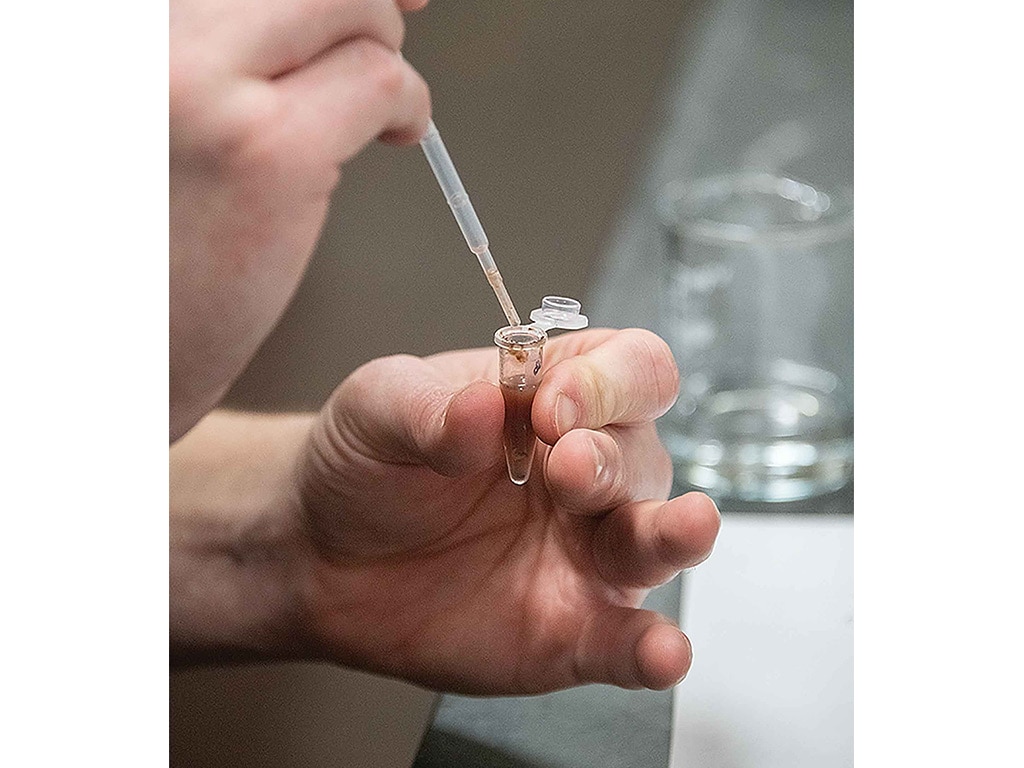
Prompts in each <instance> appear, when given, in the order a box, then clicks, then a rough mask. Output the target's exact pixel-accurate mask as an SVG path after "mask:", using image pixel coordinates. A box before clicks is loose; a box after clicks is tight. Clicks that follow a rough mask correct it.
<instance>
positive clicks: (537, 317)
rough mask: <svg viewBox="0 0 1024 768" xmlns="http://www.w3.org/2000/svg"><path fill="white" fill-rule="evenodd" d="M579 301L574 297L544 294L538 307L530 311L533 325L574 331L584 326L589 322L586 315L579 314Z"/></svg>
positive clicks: (541, 327) (544, 328)
mask: <svg viewBox="0 0 1024 768" xmlns="http://www.w3.org/2000/svg"><path fill="white" fill-rule="evenodd" d="M580 307H581V305H580V303H579V302H578V301H576V299H570V298H567V297H565V296H545V297H544V299H543V300H542V301H541V303H540V307H538V308H537V309H535V310H533V311H532V312H531V313H530V319H531V320H533V325H534V326H536V327H537V328H540V329H541V330H542V331H549V330H551V329H552V328H562V329H564V330H566V331H575V330H578V329H580V328H586V327H587V324H588V323H589V322H590V321H589V320H588V319H587V316H586V315H581V314H580Z"/></svg>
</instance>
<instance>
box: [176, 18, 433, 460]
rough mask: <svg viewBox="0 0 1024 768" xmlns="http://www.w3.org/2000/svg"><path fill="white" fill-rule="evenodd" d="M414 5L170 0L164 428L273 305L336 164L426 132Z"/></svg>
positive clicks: (224, 366)
mask: <svg viewBox="0 0 1024 768" xmlns="http://www.w3.org/2000/svg"><path fill="white" fill-rule="evenodd" d="M425 4H426V0H303V1H302V2H277V0H254V1H250V0H172V2H171V8H170V10H171V16H170V254H171V265H170V285H171V293H170V314H171V360H170V361H171V376H170V395H171V439H172V441H173V440H175V439H177V438H178V437H180V436H181V435H182V434H184V433H185V432H186V431H187V430H188V429H189V428H191V427H192V425H193V424H195V423H196V421H198V420H199V418H200V417H201V416H202V415H203V414H205V413H206V412H207V411H208V410H209V409H210V408H212V407H213V406H214V405H215V404H216V403H217V401H218V400H220V398H221V397H222V396H223V394H224V392H225V391H226V390H227V387H228V386H229V385H230V383H231V382H232V380H233V379H234V378H235V377H236V376H237V375H238V374H239V373H240V372H241V370H242V368H243V367H244V366H245V365H246V363H247V362H248V361H249V359H250V357H251V356H252V355H253V354H254V353H255V351H256V349H257V347H258V346H259V345H260V343H261V342H262V341H263V339H264V338H265V337H266V335H267V334H268V333H269V332H270V329H271V328H272V327H273V326H274V324H275V323H276V322H277V320H278V319H279V317H280V315H281V313H282V312H283V311H284V308H285V305H286V304H287V302H288V300H289V299H290V297H291V296H292V294H293V292H294V291H295V288H296V286H297V285H298V283H299V280H300V278H301V276H302V273H303V271H304V269H305V267H306V263H307V262H308V260H309V258H310V256H311V254H312V252H313V247H314V245H315V244H316V240H317V237H318V235H319V232H320V229H321V227H322V226H323V222H324V217H325V216H326V213H327V206H328V202H329V199H330V194H331V190H332V189H333V188H334V186H335V185H336V183H337V181H338V176H339V170H338V166H339V165H340V164H341V163H344V162H345V161H347V160H348V159H349V158H351V157H352V156H353V155H355V154H356V153H357V152H359V150H361V149H362V148H363V147H364V146H365V145H366V144H367V143H369V142H370V141H371V140H373V139H374V138H375V137H380V138H382V139H384V140H385V141H390V142H394V143H399V144H403V143H410V142H415V141H416V140H417V139H418V138H419V137H420V136H421V135H422V134H423V132H424V131H425V130H426V125H427V121H428V119H429V116H430V97H429V93H428V91H427V86H426V84H425V83H424V82H423V80H422V79H421V78H420V77H419V75H417V74H416V73H415V72H414V71H413V70H412V68H410V67H409V65H408V64H406V63H405V61H404V60H403V59H402V58H401V55H400V54H399V49H400V48H401V45H402V37H403V35H404V23H403V21H402V14H401V12H402V11H410V10H415V9H417V8H420V7H422V6H424V5H425Z"/></svg>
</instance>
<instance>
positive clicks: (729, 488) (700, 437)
mask: <svg viewBox="0 0 1024 768" xmlns="http://www.w3.org/2000/svg"><path fill="white" fill-rule="evenodd" d="M675 416H676V418H673V414H671V413H670V414H669V415H668V417H667V419H666V420H665V421H664V422H663V423H662V424H661V425H660V426H661V433H662V438H663V439H664V441H665V446H666V448H667V449H668V451H669V453H670V454H671V455H672V461H673V465H674V467H675V471H676V480H677V482H678V483H680V484H682V485H686V486H689V487H693V488H698V489H701V490H704V491H706V492H707V493H709V494H710V495H711V496H718V497H720V498H725V499H737V500H741V501H764V502H785V501H798V500H802V499H808V498H811V497H814V496H819V495H822V494H826V493H830V492H832V491H837V490H839V489H841V488H843V487H844V486H845V485H846V484H847V483H849V482H850V480H851V479H852V478H853V435H852V417H851V416H850V415H849V412H848V411H847V409H846V408H844V407H843V406H842V405H841V403H839V402H838V401H836V400H834V399H833V398H831V397H830V396H829V395H827V394H825V393H823V392H821V391H814V390H813V389H810V388H806V387H793V386H780V385H778V384H776V385H773V386H769V387H764V388H747V389H742V390H729V391H718V392H715V393H713V394H710V395H708V396H705V397H703V398H701V399H700V401H699V403H698V404H697V405H696V408H695V410H694V411H693V412H692V413H690V414H689V415H687V416H685V417H683V418H679V416H678V414H676V415H675Z"/></svg>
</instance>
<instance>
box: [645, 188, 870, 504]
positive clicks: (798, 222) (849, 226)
mask: <svg viewBox="0 0 1024 768" xmlns="http://www.w3.org/2000/svg"><path fill="white" fill-rule="evenodd" d="M658 208H659V217H660V219H661V222H662V225H663V229H664V232H665V235H666V242H667V248H666V258H665V261H664V264H665V273H664V275H663V278H664V279H663V290H662V296H661V303H660V312H659V318H660V320H659V323H660V330H661V332H662V334H663V335H664V337H665V339H666V341H667V342H668V343H669V345H670V346H671V348H672V351H673V353H674V354H675V356H676V362H677V364H678V365H679V370H680V374H681V378H682V383H681V387H680V396H679V399H678V401H677V402H676V405H675V406H674V407H673V408H672V410H671V411H670V412H669V413H668V414H666V416H665V418H664V419H663V420H662V421H661V422H660V425H659V426H660V429H661V432H662V437H663V439H664V440H665V443H666V445H667V447H668V449H669V452H670V453H671V454H672V457H673V461H674V463H675V467H676V472H677V478H678V480H679V481H680V482H681V483H682V484H683V485H686V486H690V487H694V488H700V489H702V490H705V491H707V492H708V493H710V494H711V495H712V496H718V497H720V498H727V499H728V498H733V499H740V500H744V501H793V500H797V499H805V498H809V497H811V496H815V495H818V494H821V493H825V492H828V491H833V490H838V489H839V488H842V487H843V486H844V485H846V483H847V482H849V480H850V479H851V478H852V476H853V197H852V193H850V192H844V193H840V194H836V195H832V196H830V195H828V194H825V193H823V192H821V191H818V190H816V189H814V188H813V187H812V186H810V185H809V184H804V183H801V182H798V181H794V180H792V179H787V178H782V177H778V176H774V175H771V174H768V173H744V174H731V175H724V176H718V177H713V178H707V179H701V180H695V181H680V182H674V183H672V184H670V185H668V186H667V187H666V188H665V190H664V193H663V195H662V197H661V198H660V200H659V201H658Z"/></svg>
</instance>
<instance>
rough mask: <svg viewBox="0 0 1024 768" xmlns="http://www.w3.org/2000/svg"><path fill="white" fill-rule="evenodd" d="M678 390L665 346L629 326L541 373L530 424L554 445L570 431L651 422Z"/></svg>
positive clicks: (671, 363)
mask: <svg viewBox="0 0 1024 768" xmlns="http://www.w3.org/2000/svg"><path fill="white" fill-rule="evenodd" d="M678 392H679V370H678V368H676V362H675V358H674V357H673V356H672V352H671V351H670V350H669V348H668V344H666V343H665V342H664V341H663V340H662V339H661V338H660V337H659V336H657V335H656V334H654V333H651V332H650V331H647V330H643V329H641V328H629V329H626V330H623V331H618V332H616V333H614V334H612V335H611V336H609V337H608V338H607V339H605V340H604V341H603V342H601V343H600V344H598V345H597V346H595V347H593V348H591V349H588V350H586V351H583V352H581V353H580V354H578V355H575V356H572V357H567V358H565V359H563V360H561V361H560V362H558V363H557V364H556V365H554V366H553V367H552V368H550V369H549V370H548V371H547V372H545V374H544V377H543V379H542V380H541V383H540V386H539V388H538V389H537V394H536V396H535V398H534V402H533V428H534V431H536V433H537V437H539V438H540V439H541V440H543V441H544V442H545V443H548V444H549V445H553V444H554V443H555V441H557V440H558V438H559V437H561V436H562V435H564V434H566V433H567V432H569V431H570V430H572V429H579V428H586V429H601V428H602V427H606V426H609V425H614V424H636V423H642V422H646V421H653V420H654V419H656V418H657V417H659V416H661V415H662V414H664V413H665V412H666V411H668V409H669V408H671V407H672V404H673V403H674V402H675V400H676V395H677V394H678Z"/></svg>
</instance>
